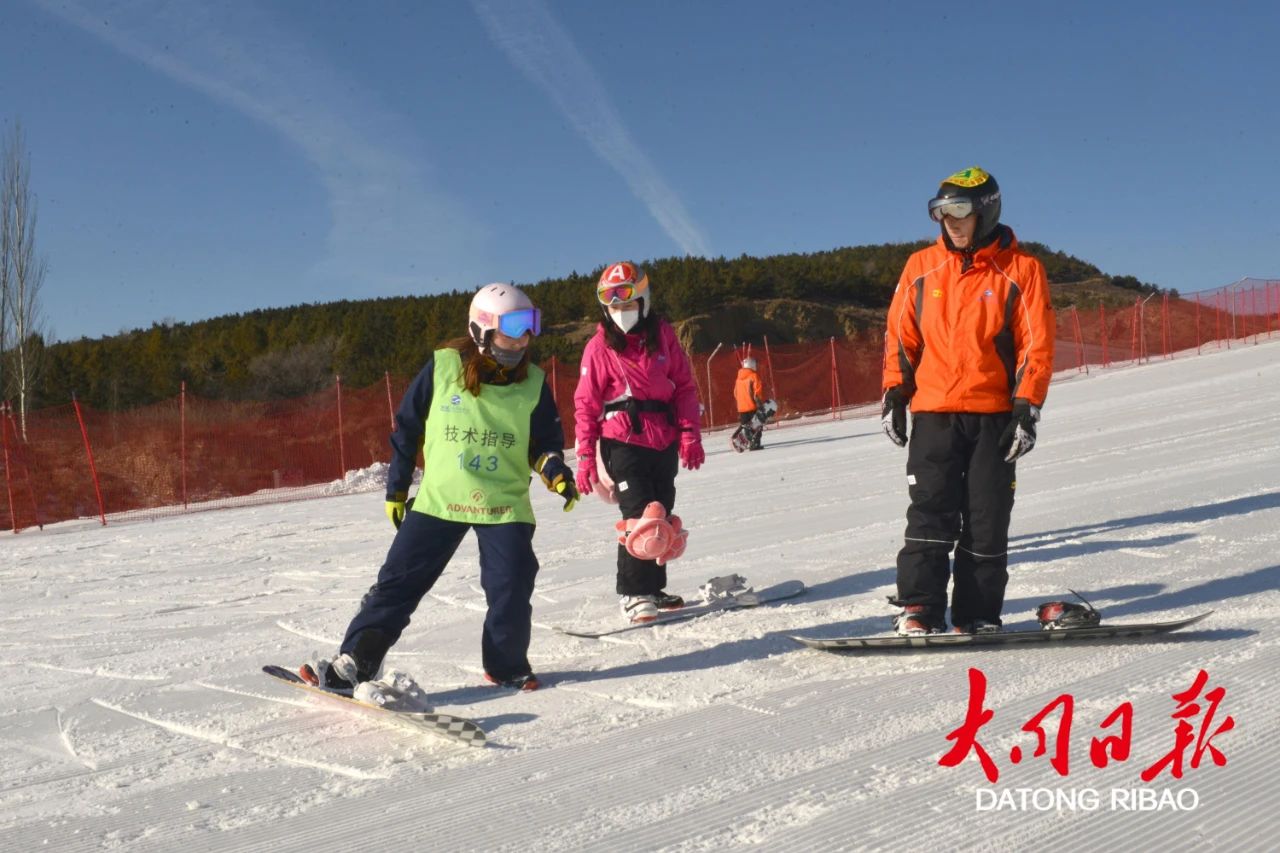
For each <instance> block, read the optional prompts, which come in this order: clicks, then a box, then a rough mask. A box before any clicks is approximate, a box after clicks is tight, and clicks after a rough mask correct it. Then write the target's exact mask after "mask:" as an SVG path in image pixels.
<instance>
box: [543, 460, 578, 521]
mask: <svg viewBox="0 0 1280 853" xmlns="http://www.w3.org/2000/svg"><path fill="white" fill-rule="evenodd" d="M533 470H535V471H537V472H538V476H539V477H541V478H542V484H543V485H544V486H546V487H547V490H548V491H552V492H555V493H556V494H557V495H559V496H560V497H562V498H564V511H565V512H568V511H569V510H571V509H573V508H574V506H575V505H576V504H577V503H578V487H577V486H576V485H575V484H574V482H573V471H571V470H570V469H569V466H568V465H566V464H564V460H563V459H561V458H560V457H559V456H558V455H557V454H554V453H544V454H542V455H541V456H539V457H538V461H536V462H534V463H533Z"/></svg>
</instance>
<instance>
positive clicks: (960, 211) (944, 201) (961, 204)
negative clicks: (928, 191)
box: [929, 198, 973, 222]
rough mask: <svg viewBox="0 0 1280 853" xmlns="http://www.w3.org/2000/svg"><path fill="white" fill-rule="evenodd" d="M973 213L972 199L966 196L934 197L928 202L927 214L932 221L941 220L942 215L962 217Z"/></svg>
mask: <svg viewBox="0 0 1280 853" xmlns="http://www.w3.org/2000/svg"><path fill="white" fill-rule="evenodd" d="M972 213H973V200H972V199H968V198H935V199H932V200H931V201H930V202H929V216H930V218H932V219H933V221H934V222H941V221H942V217H944V216H950V217H951V218H952V219H964V218H965V217H966V216H969V215H971V214H972Z"/></svg>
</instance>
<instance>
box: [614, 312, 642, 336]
mask: <svg viewBox="0 0 1280 853" xmlns="http://www.w3.org/2000/svg"><path fill="white" fill-rule="evenodd" d="M609 319H611V320H613V323H614V325H615V326H617V327H618V328H619V329H621V330H622V331H623V332H624V333H626V332H629V331H631V330H632V329H634V328H635V325H636V323H639V322H640V309H639V308H624V309H623V310H621V311H615V310H614V309H612V308H610V309H609Z"/></svg>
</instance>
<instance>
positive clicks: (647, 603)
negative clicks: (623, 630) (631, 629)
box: [618, 595, 658, 625]
mask: <svg viewBox="0 0 1280 853" xmlns="http://www.w3.org/2000/svg"><path fill="white" fill-rule="evenodd" d="M657 598H658V597H657V596H656V595H624V596H621V597H620V598H619V600H618V604H619V606H620V607H621V608H622V615H623V616H625V617H627V620H628V621H630V622H632V623H633V624H637V625H638V624H640V623H642V622H652V621H653V620H655V619H657V618H658V602H657Z"/></svg>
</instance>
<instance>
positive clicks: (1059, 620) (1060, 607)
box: [1036, 589, 1102, 631]
mask: <svg viewBox="0 0 1280 853" xmlns="http://www.w3.org/2000/svg"><path fill="white" fill-rule="evenodd" d="M1067 591H1068V592H1070V593H1071V594H1072V595H1074V596H1075V597H1076V598H1078V599H1080V600H1081V601H1083V602H1084V606H1081V605H1079V604H1076V603H1075V602H1072V601H1046V602H1044V603H1043V604H1041V605H1040V606H1039V607H1037V608H1036V619H1038V620H1039V621H1040V628H1041V629H1042V630H1045V631H1057V630H1061V629H1064V628H1065V629H1070V628H1094V627H1097V625H1098V623H1100V622H1101V621H1102V614H1101V613H1100V612H1099V611H1098V610H1097V609H1096V608H1095V607H1094V606H1093V605H1092V604H1090V603H1089V602H1088V601H1087V600H1086V599H1085V597H1084V596H1083V595H1081V594H1080V593H1078V592H1076V591H1075V590H1074V589H1069V590H1067Z"/></svg>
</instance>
